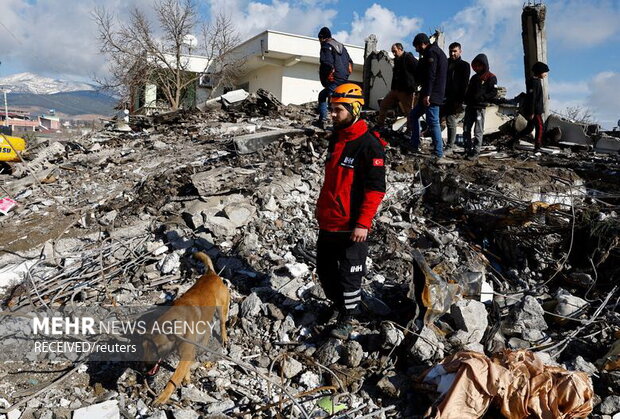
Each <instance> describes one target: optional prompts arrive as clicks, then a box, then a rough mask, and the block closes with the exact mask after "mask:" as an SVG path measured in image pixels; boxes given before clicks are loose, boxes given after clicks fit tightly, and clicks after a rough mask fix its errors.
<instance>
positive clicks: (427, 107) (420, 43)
mask: <svg viewBox="0 0 620 419" xmlns="http://www.w3.org/2000/svg"><path fill="white" fill-rule="evenodd" d="M413 46H414V47H415V50H416V51H417V52H418V53H419V54H420V60H419V62H418V71H417V76H418V83H419V84H420V85H421V86H422V88H421V90H420V93H419V96H418V102H417V104H416V105H415V107H414V108H413V109H412V110H411V112H410V114H409V121H410V123H411V143H410V146H411V148H412V150H413V151H414V152H418V151H419V148H420V121H419V119H420V117H421V116H422V115H424V114H426V123H427V124H428V129H429V131H430V133H431V138H432V139H433V146H434V152H433V154H434V155H435V157H437V158H441V157H442V156H443V140H442V139H441V127H440V125H439V107H440V106H441V105H443V103H444V94H445V90H446V78H447V73H448V59H447V58H446V54H444V52H443V51H442V50H441V48H439V47H438V46H437V45H436V44H431V42H430V40H429V39H428V36H427V35H426V34H424V33H419V34H417V35H416V36H415V38H414V39H413Z"/></svg>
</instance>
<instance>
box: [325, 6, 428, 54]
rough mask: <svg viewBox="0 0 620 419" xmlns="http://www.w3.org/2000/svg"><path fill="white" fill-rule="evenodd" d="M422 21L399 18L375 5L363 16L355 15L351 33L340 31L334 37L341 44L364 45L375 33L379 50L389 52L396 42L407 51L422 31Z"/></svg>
mask: <svg viewBox="0 0 620 419" xmlns="http://www.w3.org/2000/svg"><path fill="white" fill-rule="evenodd" d="M421 24H422V19H420V18H415V17H414V18H410V17H406V16H398V15H396V14H395V13H394V12H393V11H391V10H389V9H387V8H385V7H383V6H381V5H379V4H377V3H375V4H373V5H372V6H370V7H369V8H368V9H366V11H365V12H364V14H363V15H362V16H360V15H359V14H357V13H354V14H353V22H352V23H351V30H350V31H340V32H338V33H336V34H334V37H335V38H336V39H337V40H338V41H340V42H347V43H350V44H356V45H364V40H365V39H366V38H367V37H368V35H370V34H371V33H374V34H375V35H377V40H378V48H379V49H385V50H389V49H390V46H391V45H392V44H394V43H395V42H400V43H402V44H403V45H404V46H405V49H410V47H408V46H410V45H411V41H412V40H413V37H414V36H415V34H416V33H417V32H419V31H420V26H421Z"/></svg>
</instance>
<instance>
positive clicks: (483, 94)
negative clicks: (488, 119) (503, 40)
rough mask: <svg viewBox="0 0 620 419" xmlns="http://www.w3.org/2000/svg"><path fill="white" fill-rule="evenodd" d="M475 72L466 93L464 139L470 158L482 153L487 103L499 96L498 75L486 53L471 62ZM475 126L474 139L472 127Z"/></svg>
mask: <svg viewBox="0 0 620 419" xmlns="http://www.w3.org/2000/svg"><path fill="white" fill-rule="evenodd" d="M471 68H472V69H473V70H474V72H475V74H474V75H473V76H472V78H471V80H469V85H468V86H467V92H466V93H465V105H466V108H465V119H464V120H463V139H464V141H465V154H466V156H467V158H468V159H476V158H478V156H479V155H480V149H481V147H482V136H483V134H484V116H485V111H486V107H487V105H489V102H490V101H491V100H493V99H495V97H497V77H495V74H493V73H491V72H490V71H489V60H488V59H487V56H486V55H484V54H478V55H476V58H474V60H473V61H472V62H471ZM472 127H473V128H474V139H473V141H472V138H471V129H472Z"/></svg>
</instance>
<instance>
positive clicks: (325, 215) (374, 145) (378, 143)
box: [316, 120, 385, 231]
mask: <svg viewBox="0 0 620 419" xmlns="http://www.w3.org/2000/svg"><path fill="white" fill-rule="evenodd" d="M383 147H384V143H383V142H382V140H380V139H379V138H378V137H376V136H374V135H373V134H371V133H370V132H369V131H368V126H367V125H366V122H364V121H362V120H360V121H357V122H355V123H354V124H353V125H351V126H350V127H347V128H344V129H342V130H338V131H336V132H335V133H334V134H333V135H332V136H331V137H330V140H329V147H328V150H327V153H328V154H327V162H326V165H325V181H324V182H323V187H322V188H321V193H320V195H319V200H318V201H317V204H316V218H317V220H318V222H319V228H320V229H321V230H327V231H351V230H353V228H355V227H362V228H366V229H370V226H371V224H372V219H373V217H374V216H375V214H376V212H377V208H378V207H379V204H381V200H382V199H383V196H384V195H385V151H384V149H383Z"/></svg>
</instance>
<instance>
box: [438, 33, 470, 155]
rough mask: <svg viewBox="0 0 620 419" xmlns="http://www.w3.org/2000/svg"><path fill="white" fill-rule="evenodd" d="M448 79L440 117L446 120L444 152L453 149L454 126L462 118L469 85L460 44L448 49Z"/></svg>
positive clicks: (467, 66) (456, 43) (465, 63)
mask: <svg viewBox="0 0 620 419" xmlns="http://www.w3.org/2000/svg"><path fill="white" fill-rule="evenodd" d="M449 51H450V58H448V78H447V81H446V103H445V104H444V105H443V106H442V107H441V115H442V117H443V118H445V119H446V126H447V127H448V139H447V141H446V146H445V150H446V151H447V150H450V149H451V148H452V147H454V142H455V140H456V126H457V125H458V122H459V121H460V120H461V119H462V118H463V102H464V101H465V91H466V90H467V83H469V73H470V71H469V63H468V62H467V61H465V60H463V59H462V58H461V44H459V43H458V42H453V43H451V44H450V47H449Z"/></svg>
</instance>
